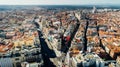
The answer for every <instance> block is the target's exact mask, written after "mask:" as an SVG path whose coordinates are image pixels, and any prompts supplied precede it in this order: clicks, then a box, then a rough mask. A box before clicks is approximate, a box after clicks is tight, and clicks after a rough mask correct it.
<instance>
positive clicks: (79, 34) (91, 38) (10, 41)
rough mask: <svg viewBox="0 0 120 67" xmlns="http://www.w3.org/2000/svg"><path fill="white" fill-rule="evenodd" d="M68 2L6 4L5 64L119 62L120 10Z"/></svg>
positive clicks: (100, 65) (115, 65)
mask: <svg viewBox="0 0 120 67" xmlns="http://www.w3.org/2000/svg"><path fill="white" fill-rule="evenodd" d="M67 7H68V6H67ZM67 7H66V8H65V7H64V8H61V7H58V6H57V7H54V8H52V6H51V7H47V8H45V7H38V6H33V7H31V6H30V7H26V8H25V7H24V8H23V7H20V6H19V7H17V8H14V9H10V8H9V9H8V8H6V9H1V10H0V67H120V19H119V18H120V9H118V8H104V7H102V8H100V7H99V8H98V7H96V6H92V7H91V8H89V7H87V8H81V7H79V6H77V7H76V8H74V7H73V6H72V8H70V7H69V8H67ZM4 8H5V7H4Z"/></svg>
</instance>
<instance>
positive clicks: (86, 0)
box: [0, 0, 120, 5]
mask: <svg viewBox="0 0 120 67" xmlns="http://www.w3.org/2000/svg"><path fill="white" fill-rule="evenodd" d="M85 4H87V5H89V4H90V5H102V4H104V5H110V4H114V5H115V4H120V0H0V5H85Z"/></svg>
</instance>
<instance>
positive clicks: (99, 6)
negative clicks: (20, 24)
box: [0, 5, 120, 11]
mask: <svg viewBox="0 0 120 67" xmlns="http://www.w3.org/2000/svg"><path fill="white" fill-rule="evenodd" d="M93 6H96V8H98V9H102V8H111V9H120V6H119V5H109V6H108V5H0V11H4V10H13V9H28V8H32V7H42V8H62V9H63V8H67V9H92V7H93Z"/></svg>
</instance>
